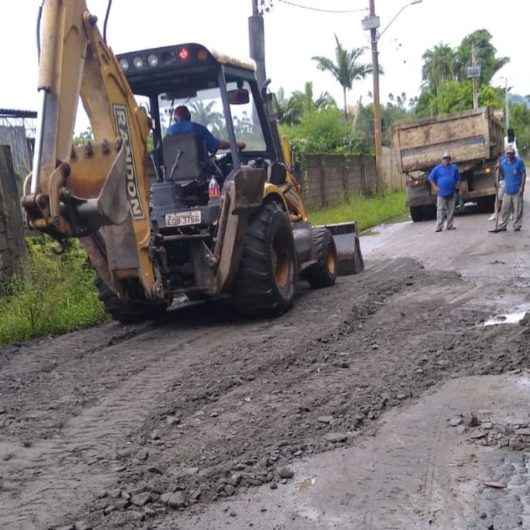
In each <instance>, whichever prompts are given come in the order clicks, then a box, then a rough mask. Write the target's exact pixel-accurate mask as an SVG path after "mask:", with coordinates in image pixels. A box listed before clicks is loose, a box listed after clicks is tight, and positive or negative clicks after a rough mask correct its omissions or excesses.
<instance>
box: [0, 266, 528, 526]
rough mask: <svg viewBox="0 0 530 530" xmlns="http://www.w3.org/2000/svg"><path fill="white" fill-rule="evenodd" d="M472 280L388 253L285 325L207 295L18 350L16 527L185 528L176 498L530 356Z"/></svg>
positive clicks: (344, 441)
mask: <svg viewBox="0 0 530 530" xmlns="http://www.w3.org/2000/svg"><path fill="white" fill-rule="evenodd" d="M472 288H473V286H472V285H470V282H469V281H463V280H462V279H461V278H460V277H459V276H458V275H456V274H455V273H440V272H427V271H425V270H424V269H423V268H422V266H421V265H419V264H418V263H417V262H415V261H413V260H411V259H397V260H389V261H379V262H376V261H374V262H372V263H370V264H369V267H368V270H367V271H366V273H364V274H362V275H360V276H356V277H348V278H341V279H340V280H339V283H338V285H337V286H336V287H334V288H331V289H325V290H321V291H309V290H306V289H305V288H304V289H302V292H301V294H300V296H299V297H298V301H297V305H296V307H295V309H294V310H293V311H291V312H290V313H289V314H287V315H285V316H284V317H282V318H280V319H277V320H274V321H263V320H262V321H259V320H258V321H244V322H242V321H241V320H239V319H238V318H237V317H236V316H235V315H233V314H232V313H231V312H230V310H229V308H227V307H226V306H223V305H210V306H195V307H191V308H187V309H184V310H182V311H178V312H175V313H173V314H172V315H170V316H169V317H168V319H167V320H166V321H165V322H164V323H162V324H161V325H158V326H156V327H155V326H151V325H144V326H141V327H135V328H123V327H120V326H118V325H115V324H109V325H106V326H102V327H99V328H96V329H93V330H88V331H83V332H79V333H74V334H71V335H68V336H65V337H62V338H58V339H54V340H45V341H40V342H36V343H31V344H28V345H19V346H18V347H12V348H8V349H6V350H4V351H3V352H1V353H0V389H1V392H2V395H1V399H2V401H1V407H0V424H1V425H2V434H1V437H0V474H1V476H2V480H3V481H2V488H1V489H0V504H1V505H2V506H3V509H2V511H1V512H0V526H1V527H3V528H4V527H5V528H32V527H34V528H47V527H54V526H57V525H61V524H72V523H73V522H74V521H76V520H80V519H84V520H87V521H89V522H90V524H91V525H92V526H93V527H94V528H102V529H103V528H118V527H126V528H151V527H152V528H155V527H159V528H166V527H167V528H174V527H175V526H174V525H172V524H171V518H172V513H173V509H193V510H194V509H200V506H201V504H202V503H207V502H211V501H215V500H216V499H218V498H222V497H227V496H232V495H234V494H235V493H236V492H237V491H239V490H241V489H245V488H249V487H252V486H257V485H260V484H264V483H269V484H270V485H271V487H272V488H274V487H276V485H277V484H278V482H281V481H285V480H288V479H289V475H290V473H289V469H288V464H289V462H291V461H292V460H293V459H295V458H298V457H302V456H307V455H310V454H314V453H318V452H322V451H326V450H329V449H332V448H334V447H337V446H339V445H351V444H355V443H356V439H357V438H358V437H359V436H361V435H362V434H363V433H367V432H370V430H371V429H372V426H373V425H374V421H375V420H377V419H378V417H379V416H380V415H381V414H382V412H383V411H384V410H385V409H387V408H389V407H394V406H399V405H400V404H403V403H406V402H407V401H408V400H409V399H411V398H415V397H418V396H420V395H421V394H422V392H424V391H425V389H427V388H429V387H432V386H433V385H435V384H437V383H439V382H441V381H443V380H445V379H447V378H451V377H455V376H458V375H464V374H466V375H467V374H486V373H501V372H504V371H510V370H512V369H515V368H518V367H519V366H521V365H522V364H526V363H527V362H528V346H527V343H528V335H529V332H528V329H527V328H526V327H525V326H516V327H513V328H504V327H492V328H484V327H482V326H480V325H479V323H480V322H481V321H482V320H483V319H484V318H485V317H486V316H487V315H485V314H483V313H481V312H480V311H474V310H470V309H469V308H467V309H464V308H462V304H461V300H462V299H463V297H465V296H466V293H467V292H468V291H469V290H470V289H472ZM109 337H112V338H110V339H109ZM168 502H169V504H170V505H171V506H168ZM166 525H167V526H166Z"/></svg>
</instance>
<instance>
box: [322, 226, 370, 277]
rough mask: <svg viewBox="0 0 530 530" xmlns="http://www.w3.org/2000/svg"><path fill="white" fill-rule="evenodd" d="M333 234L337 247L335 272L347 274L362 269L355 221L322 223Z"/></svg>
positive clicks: (357, 272)
mask: <svg viewBox="0 0 530 530" xmlns="http://www.w3.org/2000/svg"><path fill="white" fill-rule="evenodd" d="M323 227H324V228H327V229H328V230H329V231H330V232H331V234H332V235H333V240H334V241H335V247H336V248H337V274H338V275H339V276H348V275H350V274H359V273H360V272H362V271H363V270H364V259H363V255H362V251H361V241H360V238H359V232H358V229H357V223H356V222H355V221H353V222H350V223H338V224H332V225H323Z"/></svg>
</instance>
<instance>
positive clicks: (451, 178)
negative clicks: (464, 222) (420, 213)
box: [429, 153, 460, 232]
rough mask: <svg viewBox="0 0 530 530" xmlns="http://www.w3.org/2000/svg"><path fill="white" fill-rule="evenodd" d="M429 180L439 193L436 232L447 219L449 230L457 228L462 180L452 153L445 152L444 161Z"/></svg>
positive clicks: (434, 170)
mask: <svg viewBox="0 0 530 530" xmlns="http://www.w3.org/2000/svg"><path fill="white" fill-rule="evenodd" d="M429 180H430V182H431V184H432V186H433V188H434V191H435V192H436V195H437V214H436V232H441V231H442V228H443V224H444V221H445V220H446V219H447V230H455V226H454V225H453V219H454V216H455V206H456V193H457V192H458V183H459V182H460V173H459V172H458V167H457V166H456V165H455V164H452V163H451V155H450V154H449V153H444V155H443V157H442V163H441V164H440V165H438V166H436V167H435V168H434V169H433V170H432V171H431V174H430V175H429Z"/></svg>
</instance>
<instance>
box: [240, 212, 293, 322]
mask: <svg viewBox="0 0 530 530" xmlns="http://www.w3.org/2000/svg"><path fill="white" fill-rule="evenodd" d="M296 269H297V266H296V252H295V246H294V239H293V231H292V228H291V224H290V222H289V219H288V217H287V215H286V213H285V212H284V211H283V210H282V208H281V207H280V206H279V205H278V204H277V203H275V202H268V203H265V204H264V205H263V206H262V207H261V210H260V211H259V212H258V213H257V214H256V216H255V217H254V218H253V220H252V221H251V223H250V226H249V227H248V230H247V233H246V235H245V238H244V239H243V250H242V254H241V260H240V262H239V270H238V273H237V275H236V278H235V281H234V289H233V300H234V305H235V307H236V309H237V311H238V312H239V313H241V314H243V315H247V316H279V315H281V314H282V313H285V312H286V311H287V310H289V309H290V307H291V306H292V305H293V299H294V293H295V284H296V275H297V270H296Z"/></svg>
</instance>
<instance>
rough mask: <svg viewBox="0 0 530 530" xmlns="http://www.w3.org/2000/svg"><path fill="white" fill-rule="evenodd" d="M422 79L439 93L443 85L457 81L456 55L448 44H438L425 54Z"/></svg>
mask: <svg viewBox="0 0 530 530" xmlns="http://www.w3.org/2000/svg"><path fill="white" fill-rule="evenodd" d="M423 61H424V63H423V68H422V77H423V81H424V82H426V83H427V86H428V87H429V88H430V89H431V90H433V91H434V92H437V90H438V88H439V87H440V85H441V84H442V83H445V82H446V81H451V80H453V79H455V73H456V67H457V64H456V53H455V52H454V51H453V49H452V48H451V47H450V46H449V45H447V44H438V45H436V46H435V47H434V48H432V49H430V50H427V51H426V52H425V53H424V54H423Z"/></svg>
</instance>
